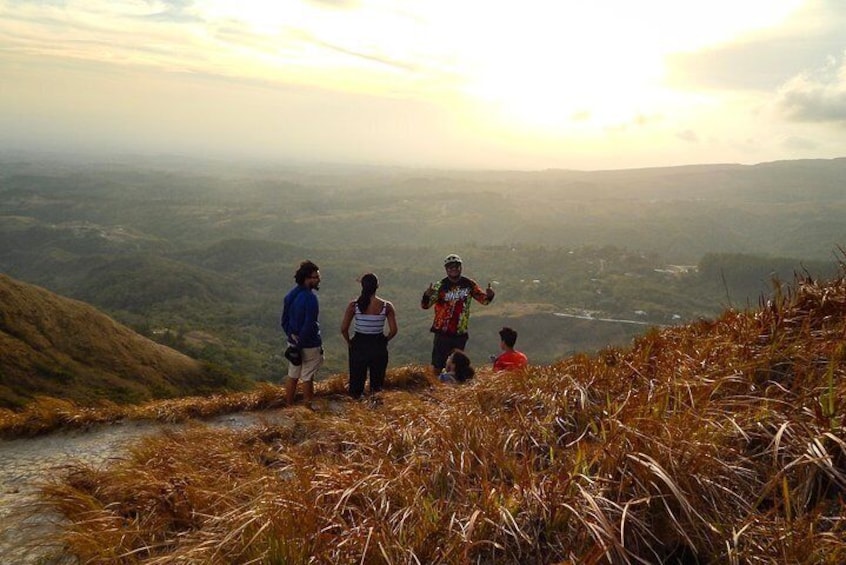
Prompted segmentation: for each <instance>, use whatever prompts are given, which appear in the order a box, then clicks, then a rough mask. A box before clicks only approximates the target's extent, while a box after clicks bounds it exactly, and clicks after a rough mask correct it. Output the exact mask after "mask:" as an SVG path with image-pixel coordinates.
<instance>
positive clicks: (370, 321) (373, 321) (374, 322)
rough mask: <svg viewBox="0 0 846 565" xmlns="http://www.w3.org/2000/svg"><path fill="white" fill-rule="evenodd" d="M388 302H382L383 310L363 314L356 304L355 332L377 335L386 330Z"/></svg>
mask: <svg viewBox="0 0 846 565" xmlns="http://www.w3.org/2000/svg"><path fill="white" fill-rule="evenodd" d="M387 312H388V303H387V302H383V303H382V311H381V312H379V313H378V314H362V313H361V310H359V309H358V304H356V305H355V333H357V334H365V335H377V334H380V333H383V332H384V330H385V318H387V317H388V314H387Z"/></svg>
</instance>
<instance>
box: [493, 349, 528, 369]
mask: <svg viewBox="0 0 846 565" xmlns="http://www.w3.org/2000/svg"><path fill="white" fill-rule="evenodd" d="M528 364H529V359H528V357H526V356H525V355H524V354H522V353H520V352H519V351H506V352H505V353H503V354H502V355H500V356H499V357H497V358H496V360H495V361H494V366H493V368H494V371H513V370H515V369H522V368H523V367H525V366H526V365H528Z"/></svg>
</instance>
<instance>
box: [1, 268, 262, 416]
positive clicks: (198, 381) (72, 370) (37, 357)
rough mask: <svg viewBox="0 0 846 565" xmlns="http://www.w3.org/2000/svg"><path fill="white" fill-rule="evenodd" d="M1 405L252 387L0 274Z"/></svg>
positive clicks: (138, 398) (126, 399) (130, 399)
mask: <svg viewBox="0 0 846 565" xmlns="http://www.w3.org/2000/svg"><path fill="white" fill-rule="evenodd" d="M0 351H2V355H0V407H2V408H14V409H21V408H23V407H24V406H26V405H27V404H28V403H29V402H31V401H32V399H33V398H34V397H36V396H50V397H56V398H64V399H68V400H72V401H74V402H77V403H80V404H86V405H96V404H98V403H102V402H103V401H104V400H105V399H108V400H110V401H113V402H117V403H122V404H125V403H138V402H143V401H148V400H151V399H161V398H171V397H177V396H181V395H185V394H189V393H192V394H203V393H210V392H214V391H221V390H244V389H246V388H247V387H249V386H252V384H253V383H252V382H251V381H248V380H247V379H245V378H244V377H238V376H236V375H233V374H230V373H229V372H227V371H225V370H219V369H216V368H214V367H211V366H209V365H208V364H206V363H202V362H200V361H197V360H196V359H192V358H190V357H188V356H187V355H184V354H182V353H180V352H178V351H175V350H173V349H171V348H169V347H165V346H164V345H161V344H159V343H156V342H154V341H152V340H151V339H148V338H145V337H143V336H141V335H139V334H137V333H136V332H134V331H132V330H130V329H129V328H128V327H126V326H124V325H122V324H119V323H118V322H116V321H115V320H114V319H112V318H110V317H109V316H106V315H105V314H103V313H102V312H100V311H98V310H96V309H95V308H93V307H92V306H90V305H88V304H85V303H82V302H79V301H77V300H71V299H68V298H64V297H61V296H58V295H56V294H53V293H52V292H49V291H47V290H45V289H43V288H40V287H37V286H34V285H30V284H26V283H23V282H20V281H17V280H15V279H12V278H10V277H7V276H6V275H3V274H2V273H0Z"/></svg>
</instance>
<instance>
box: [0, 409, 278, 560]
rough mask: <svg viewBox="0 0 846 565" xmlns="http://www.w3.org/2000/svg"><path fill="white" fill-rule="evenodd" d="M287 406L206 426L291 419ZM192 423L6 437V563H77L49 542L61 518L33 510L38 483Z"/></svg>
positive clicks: (1, 527)
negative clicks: (72, 466)
mask: <svg viewBox="0 0 846 565" xmlns="http://www.w3.org/2000/svg"><path fill="white" fill-rule="evenodd" d="M285 412H286V411H285V410H284V409H276V410H270V411H264V412H250V413H236V414H227V415H224V416H220V417H217V418H215V419H212V420H208V421H204V422H203V423H204V424H205V425H210V426H221V427H228V428H243V427H248V426H250V425H253V424H256V423H259V422H271V423H281V422H284V421H286V420H287V416H286V415H285ZM186 425H188V423H180V424H162V423H155V422H144V421H124V422H118V423H115V424H111V425H107V426H100V427H97V428H94V429H91V430H87V431H69V432H57V433H54V434H50V435H47V436H42V437H36V438H24V439H16V440H5V441H0V564H7V563H8V564H12V563H14V564H41V565H58V564H66V563H75V560H73V559H72V558H68V557H67V556H62V555H61V551H60V550H61V548H57V547H50V546H48V545H47V544H46V541H45V540H46V539H47V537H48V536H47V534H49V533H52V532H55V530H56V528H58V527H59V521H60V518H59V517H58V516H55V515H52V516H51V515H45V514H33V512H32V511H31V510H30V508H31V503H32V502H33V501H34V500H35V497H36V496H37V491H38V486H39V484H41V483H42V482H43V481H45V480H48V479H50V478H51V477H52V476H53V475H55V474H56V473H57V472H58V471H59V470H60V469H61V468H62V467H63V466H66V465H68V464H70V463H72V462H85V463H89V464H93V465H98V464H102V463H106V462H108V460H110V459H115V458H120V457H121V456H122V455H123V453H124V452H125V449H126V447H127V446H128V445H130V444H131V443H132V442H133V441H135V440H138V439H140V438H142V437H144V436H149V435H152V434H155V433H158V432H161V431H163V430H165V429H179V428H181V427H184V426H186Z"/></svg>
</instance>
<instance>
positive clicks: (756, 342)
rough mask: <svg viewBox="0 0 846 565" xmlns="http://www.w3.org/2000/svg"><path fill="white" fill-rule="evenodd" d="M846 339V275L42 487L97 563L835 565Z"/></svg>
mask: <svg viewBox="0 0 846 565" xmlns="http://www.w3.org/2000/svg"><path fill="white" fill-rule="evenodd" d="M844 338H846V281H844V279H843V278H840V279H837V280H835V281H832V282H828V283H817V282H815V281H811V280H807V279H802V280H798V281H797V283H796V286H795V288H794V289H792V290H791V291H790V292H788V293H786V294H783V295H780V296H778V297H777V298H776V299H775V300H774V301H772V302H771V303H769V304H765V305H762V306H761V308H760V309H758V310H755V311H746V312H738V311H727V312H725V313H724V314H723V315H722V316H721V317H720V318H718V319H716V320H713V321H704V320H703V321H701V322H698V323H695V324H692V325H689V326H686V327H679V328H671V329H665V330H661V331H658V330H654V331H651V332H649V333H647V334H645V335H643V336H642V337H641V338H639V339H638V340H637V341H636V342H635V343H634V344H633V346H632V347H630V348H627V349H607V350H605V351H602V352H601V353H600V354H599V355H596V356H588V355H576V356H573V357H571V358H569V359H566V360H564V361H562V362H560V363H558V364H556V365H553V366H549V367H535V368H530V369H528V370H526V371H525V372H523V373H501V374H489V373H487V372H486V371H485V370H481V371H479V374H478V376H477V378H476V379H474V380H473V381H472V382H471V383H470V384H468V385H463V386H459V387H445V386H439V385H435V384H432V385H431V386H429V381H428V379H427V378H426V375H425V372H424V371H422V370H420V371H418V370H415V369H408V370H400V371H398V372H394V374H393V375H392V376H393V378H395V379H396V380H397V381H403V380H404V379H405V381H404V382H407V383H408V384H409V385H410V386H409V389H408V390H402V389H399V388H397V387H395V388H394V390H390V391H387V392H385V393H383V394H382V395H381V396H380V400H381V402H371V403H348V408H347V410H346V411H345V412H344V413H343V414H341V415H336V414H326V413H320V412H318V413H315V412H311V411H308V410H305V409H302V408H299V409H294V410H291V423H290V424H281V425H278V426H276V425H274V426H271V425H264V426H258V427H256V428H252V429H248V430H243V431H238V432H234V431H220V430H211V429H205V428H190V429H188V430H187V431H185V432H182V433H170V434H165V435H162V436H158V437H155V438H150V439H147V440H144V441H143V442H142V443H140V444H139V445H138V446H137V447H136V448H135V449H133V451H132V453H131V454H130V457H129V458H128V459H126V460H125V461H121V462H116V463H115V464H114V465H112V466H111V467H109V468H106V469H95V468H91V467H86V466H82V465H80V466H77V467H75V468H74V469H73V470H72V472H69V473H68V474H67V475H66V476H65V477H63V478H62V479H61V480H59V481H57V482H56V483H55V484H53V485H52V486H50V487H48V488H46V489H45V490H44V497H45V500H46V501H47V502H48V503H49V504H51V506H52V507H53V508H55V509H58V510H59V511H60V512H61V513H62V514H63V515H64V516H65V517H66V518H67V519H68V520H69V525H68V527H67V529H66V530H65V532H64V534H63V539H64V542H65V543H66V545H67V548H68V551H69V553H71V554H73V555H76V556H78V557H79V558H80V560H81V561H82V562H86V563H105V562H108V563H146V564H164V563H212V564H214V563H220V564H223V563H306V562H308V563H327V564H329V563H403V564H405V563H457V564H458V563H461V564H463V563H521V564H522V563H538V564H540V563H544V564H545V563H579V564H583V563H585V564H593V563H730V564H740V563H744V564H746V563H750V564H751V563H808V564H810V563H814V564H819V563H822V564H832V565H833V564H839V563H844V562H846V541H844V539H846V532H844V529H846V507H844V504H845V502H846V496H844V492H845V491H844V489H846V433H844V426H846V416H845V415H844V406H846V404H844V403H846V380H844V372H846V363H844V362H845V361H846V345H844ZM411 385H413V386H411ZM327 386H337V383H336V384H333V385H327ZM423 386H426V387H427V388H425V389H421V387H423ZM421 390H422V392H421Z"/></svg>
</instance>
